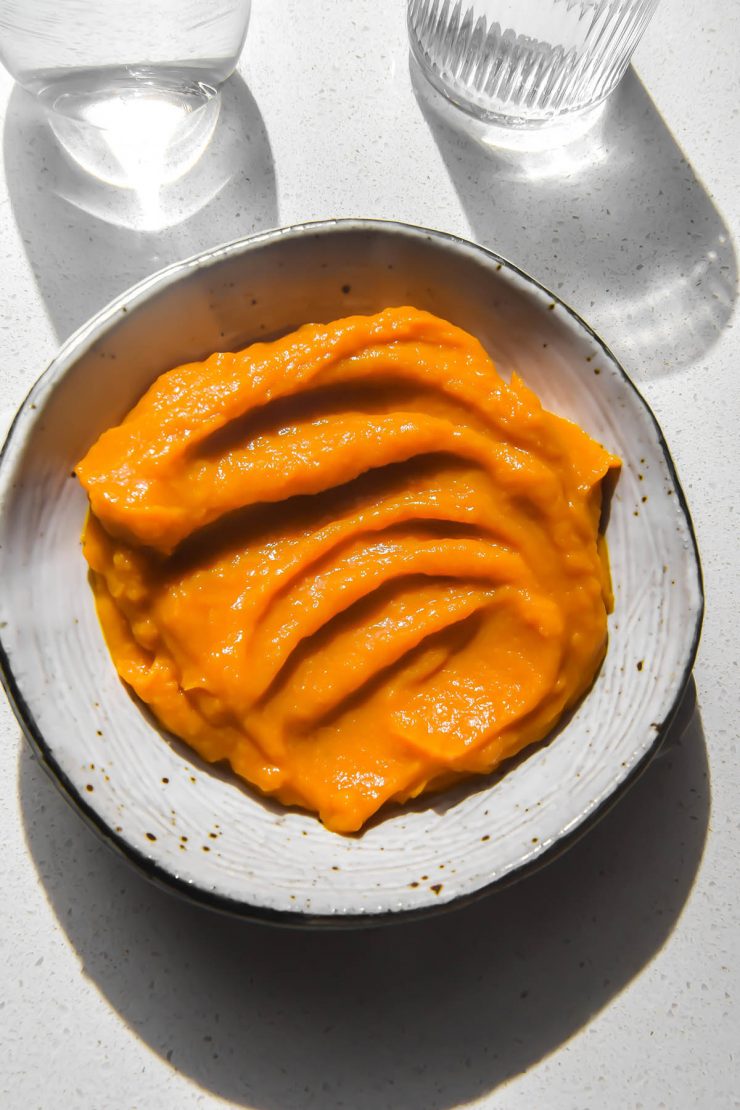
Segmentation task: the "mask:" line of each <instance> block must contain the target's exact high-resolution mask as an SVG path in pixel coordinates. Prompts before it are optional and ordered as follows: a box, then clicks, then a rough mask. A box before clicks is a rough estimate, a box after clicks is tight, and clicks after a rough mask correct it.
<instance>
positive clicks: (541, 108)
mask: <svg viewBox="0 0 740 1110" xmlns="http://www.w3.org/2000/svg"><path fill="white" fill-rule="evenodd" d="M657 4H658V0H474V2H473V3H469V2H467V3H466V2H465V0H409V3H408V27H409V38H410V41H411V47H412V50H413V52H414V54H415V56H416V58H417V60H418V61H419V64H420V65H421V66H422V68H423V69H424V71H425V73H426V75H427V77H428V78H429V79H430V80H431V82H432V83H433V84H434V85H436V87H437V88H438V89H440V91H441V92H443V93H444V94H445V96H447V97H449V99H450V100H452V101H454V102H455V103H456V104H458V105H460V106H461V107H462V108H465V109H466V110H467V111H468V112H471V113H472V114H473V115H475V116H477V117H479V118H481V119H486V120H490V121H491V122H498V123H506V124H509V125H511V124H513V125H518V126H527V125H535V126H536V125H538V124H543V123H547V122H548V121H551V120H555V119H558V118H560V117H562V116H565V115H567V114H569V113H572V112H581V111H585V110H587V109H589V108H593V107H595V106H596V105H597V104H599V103H600V102H601V101H602V100H603V99H604V98H605V97H606V96H608V95H609V93H610V92H611V91H612V89H613V88H614V87H615V85H616V84H617V83H618V81H619V79H620V77H621V76H622V74H623V73H624V71H625V69H626V68H627V65H628V64H629V60H630V57H631V56H632V52H633V50H634V49H635V47H636V46H637V43H638V42H639V41H640V37H641V36H642V33H643V31H644V30H645V27H646V26H647V24H648V22H649V21H650V18H651V16H652V14H653V12H654V11H655V8H656V7H657Z"/></svg>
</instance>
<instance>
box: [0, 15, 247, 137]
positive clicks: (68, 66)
mask: <svg viewBox="0 0 740 1110" xmlns="http://www.w3.org/2000/svg"><path fill="white" fill-rule="evenodd" d="M249 12H250V0H207V2H206V3H203V0H0V61H2V63H3V65H4V66H5V68H6V69H7V70H9V72H10V73H11V74H12V76H13V77H14V78H15V79H16V81H18V82H19V84H21V85H23V86H24V87H25V88H27V89H28V90H29V91H31V92H32V93H35V94H36V95H37V96H38V97H39V98H40V99H41V100H42V102H43V103H44V104H46V105H47V106H48V107H50V108H52V109H53V110H54V111H56V112H59V113H61V114H62V115H64V116H67V117H69V118H71V119H74V120H78V121H80V122H83V123H85V122H87V123H91V124H93V125H94V126H106V123H107V119H108V117H109V116H111V117H112V118H113V119H114V120H115V118H116V116H117V115H120V113H121V110H122V106H125V105H126V104H127V103H128V102H130V101H132V100H139V101H142V100H143V101H145V102H146V104H147V110H150V109H151V106H152V105H157V104H159V105H165V106H167V107H169V109H170V110H176V111H181V112H184V113H187V112H192V111H194V110H197V108H199V107H200V106H202V105H203V103H204V102H205V101H207V100H208V99H209V98H211V97H214V96H216V94H217V92H218V89H219V87H220V86H221V85H222V84H223V82H224V81H225V80H226V78H227V77H229V75H230V74H231V73H232V72H233V70H234V68H235V66H236V63H237V60H238V58H239V54H240V52H241V49H242V46H243V44H244V37H245V35H246V31H247V24H248V22H249ZM155 110H156V109H155Z"/></svg>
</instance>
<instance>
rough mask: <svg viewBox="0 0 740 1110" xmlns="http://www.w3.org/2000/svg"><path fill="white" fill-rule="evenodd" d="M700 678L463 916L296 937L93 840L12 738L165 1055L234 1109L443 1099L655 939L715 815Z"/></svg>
mask: <svg viewBox="0 0 740 1110" xmlns="http://www.w3.org/2000/svg"><path fill="white" fill-rule="evenodd" d="M707 774H708V772H707V757H706V749H705V744H704V736H703V732H702V725H701V718H700V716H699V712H698V710H697V709H696V705H695V694H694V691H693V683H692V686H691V687H690V689H689V693H688V695H687V698H686V699H684V704H683V707H682V710H681V711H680V713H679V719H678V720H677V721H676V722H675V723H674V726H673V728H672V729H671V731H670V733H669V735H668V737H667V739H666V741H665V743H664V745H663V748H662V751H661V754H660V756H659V757H658V758H656V759H654V760H653V761H652V763H651V764H650V766H649V767H648V768H647V770H646V771H645V772H644V773H643V775H642V777H641V778H640V779H639V781H638V782H637V783H636V784H635V785H634V786H633V788H632V789H631V790H630V791H629V792H628V794H627V795H626V796H625V797H624V798H623V799H622V800H621V801H620V802H619V804H618V805H617V806H615V808H614V809H613V810H611V811H610V812H609V813H608V814H607V815H606V816H605V817H604V818H603V819H602V821H601V822H600V823H599V824H598V825H597V826H596V827H595V828H594V829H592V830H591V832H590V833H589V835H588V836H586V837H584V838H583V839H582V840H580V841H579V842H578V843H577V844H575V845H574V846H573V847H572V848H571V849H570V851H568V852H567V853H566V854H565V855H564V856H562V857H560V858H559V859H557V860H555V861H553V862H552V863H551V864H550V865H549V866H548V867H545V868H544V869H543V870H542V871H540V872H537V873H536V874H534V875H532V876H530V877H529V878H528V879H526V880H524V881H522V882H520V883H518V884H515V885H513V886H511V887H508V888H505V889H502V890H501V891H500V892H498V893H497V894H495V895H492V896H491V897H489V898H486V899H483V900H482V901H480V902H478V903H477V904H475V905H473V906H470V907H468V908H465V909H461V910H459V911H457V912H455V913H449V914H446V915H442V916H439V917H436V918H433V919H430V920H427V921H422V922H415V923H410V924H406V925H401V926H397V927H388V928H385V929H380V930H376V931H356V932H346V933H342V932H339V933H337V932H330V933H321V932H318V933H307V932H293V931H285V930H276V929H270V928H268V927H264V926H258V925H252V924H249V923H245V922H240V921H237V920H234V919H230V918H226V917H220V916H217V915H216V914H213V913H209V912H208V911H206V910H204V909H201V908H199V907H195V906H191V905H188V904H185V903H182V902H179V901H177V900H176V899H175V898H173V897H172V896H171V895H169V894H167V893H164V892H162V891H160V890H158V889H157V888H155V887H154V886H151V885H149V884H148V883H147V882H146V881H145V880H144V879H143V878H141V877H140V876H139V875H138V873H136V872H135V871H133V870H132V869H131V868H130V867H129V866H127V865H126V864H125V863H124V862H123V861H122V860H120V859H119V858H117V857H116V856H115V855H114V854H113V853H111V852H109V851H108V849H107V848H106V847H105V846H104V845H103V844H102V843H100V842H99V841H98V839H97V838H96V837H95V836H94V835H93V834H92V833H91V832H90V830H89V829H88V828H87V827H86V826H85V825H83V823H82V822H81V821H79V820H78V819H77V817H76V816H75V815H74V814H73V813H72V811H71V809H70V808H69V807H68V806H67V804H66V802H65V801H64V800H63V799H62V797H61V796H60V795H59V794H58V793H57V792H56V791H55V790H54V788H53V787H52V785H51V783H50V782H49V781H48V779H47V777H46V775H45V774H44V772H43V770H42V769H41V767H40V766H39V765H38V763H37V762H36V761H35V760H34V758H33V757H32V756H31V754H30V751H29V750H28V747H27V746H26V745H23V747H22V751H21V756H20V765H19V788H20V798H21V806H22V813H23V820H24V827H25V833H26V838H27V843H28V846H29V849H30V852H31V855H32V858H33V861H34V864H35V866H36V869H37V872H38V875H39V879H40V881H41V882H42V884H43V886H44V888H45V890H46V893H47V896H48V899H49V902H50V904H51V907H52V909H53V911H54V913H55V914H56V917H57V919H58V921H59V924H60V925H61V927H62V928H63V929H64V931H65V932H66V934H67V937H68V939H69V942H70V944H72V945H73V947H74V948H75V950H76V951H77V953H78V954H79V957H80V959H81V961H82V965H83V968H84V971H85V974H86V975H87V976H88V978H89V979H90V980H92V982H94V983H95V984H96V986H97V988H98V989H99V991H100V992H101V994H102V995H103V996H104V997H105V998H106V999H107V1000H108V1001H109V1003H110V1005H111V1006H113V1007H114V1008H115V1010H117V1011H118V1013H119V1014H120V1016H121V1018H122V1019H123V1021H125V1022H126V1024H127V1025H128V1026H129V1028H130V1029H131V1030H132V1031H133V1032H134V1033H135V1034H136V1035H137V1036H138V1037H140V1038H141V1039H142V1040H143V1041H144V1042H146V1044H147V1045H149V1046H150V1047H151V1048H152V1049H153V1050H154V1051H155V1052H157V1053H159V1054H160V1055H161V1057H162V1058H163V1059H166V1060H168V1061H170V1062H171V1064H172V1066H173V1067H174V1068H176V1069H177V1070H178V1071H180V1072H181V1073H183V1074H185V1075H187V1076H189V1077H190V1078H191V1079H193V1080H194V1081H195V1082H196V1083H198V1084H199V1085H200V1086H201V1087H203V1088H205V1089H207V1090H209V1091H212V1092H214V1093H216V1094H217V1095H219V1096H221V1097H222V1098H224V1099H226V1100H227V1101H228V1102H229V1103H230V1104H232V1105H244V1106H253V1107H260V1108H262V1107H264V1108H274V1110H285V1107H288V1106H298V1105H301V1106H308V1105H318V1106H323V1107H330V1106H340V1105H342V1106H349V1107H352V1108H353V1110H371V1108H372V1110H375V1108H380V1107H386V1106H390V1105H392V1106H394V1107H397V1108H399V1110H418V1107H426V1106H432V1105H434V1106H438V1107H453V1106H457V1105H459V1104H462V1103H466V1102H468V1101H470V1100H472V1099H474V1098H476V1097H478V1096H480V1095H482V1094H483V1093H485V1092H488V1091H491V1090H492V1089H494V1088H496V1087H497V1086H498V1085H499V1084H501V1083H503V1082H504V1081H506V1080H507V1079H509V1078H511V1077H512V1076H514V1075H516V1074H518V1073H520V1072H521V1071H522V1070H524V1069H525V1068H527V1067H529V1066H531V1065H532V1064H534V1063H536V1062H537V1061H538V1060H540V1059H541V1058H542V1057H544V1056H546V1055H547V1054H548V1053H550V1052H552V1051H553V1050H554V1049H556V1048H557V1047H558V1046H559V1045H561V1044H562V1043H563V1042H564V1041H566V1040H567V1039H568V1038H569V1037H570V1036H572V1035H573V1034H574V1033H575V1032H576V1031H577V1030H578V1029H579V1028H581V1027H582V1026H583V1025H584V1024H585V1023H586V1022H587V1021H588V1020H589V1019H590V1018H591V1017H592V1015H594V1014H595V1013H596V1012H597V1011H599V1010H600V1009H601V1008H602V1007H603V1006H605V1005H606V1004H607V1003H608V1002H609V1000H610V999H611V998H613V996H614V995H615V994H616V993H617V992H619V991H620V990H621V989H622V988H623V987H624V986H625V985H626V984H627V983H628V982H629V981H630V980H631V979H632V978H633V977H634V976H635V975H637V974H638V973H639V971H640V970H641V968H643V967H644V966H645V965H646V963H648V961H649V960H650V959H651V958H652V957H653V956H655V954H656V953H657V952H658V951H659V950H660V948H661V946H662V945H663V944H664V943H665V941H666V939H667V938H668V936H669V935H670V933H671V930H672V928H673V926H674V924H675V922H676V919H677V918H678V916H679V914H680V912H681V908H682V906H683V905H684V903H685V901H686V899H687V897H688V895H689V892H690V890H691V886H692V883H693V880H694V876H695V874H696V871H697V868H698V866H699V863H700V860H701V855H702V850H703V845H704V840H705V836H706V831H707V824H708V815H709V782H708V777H707Z"/></svg>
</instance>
